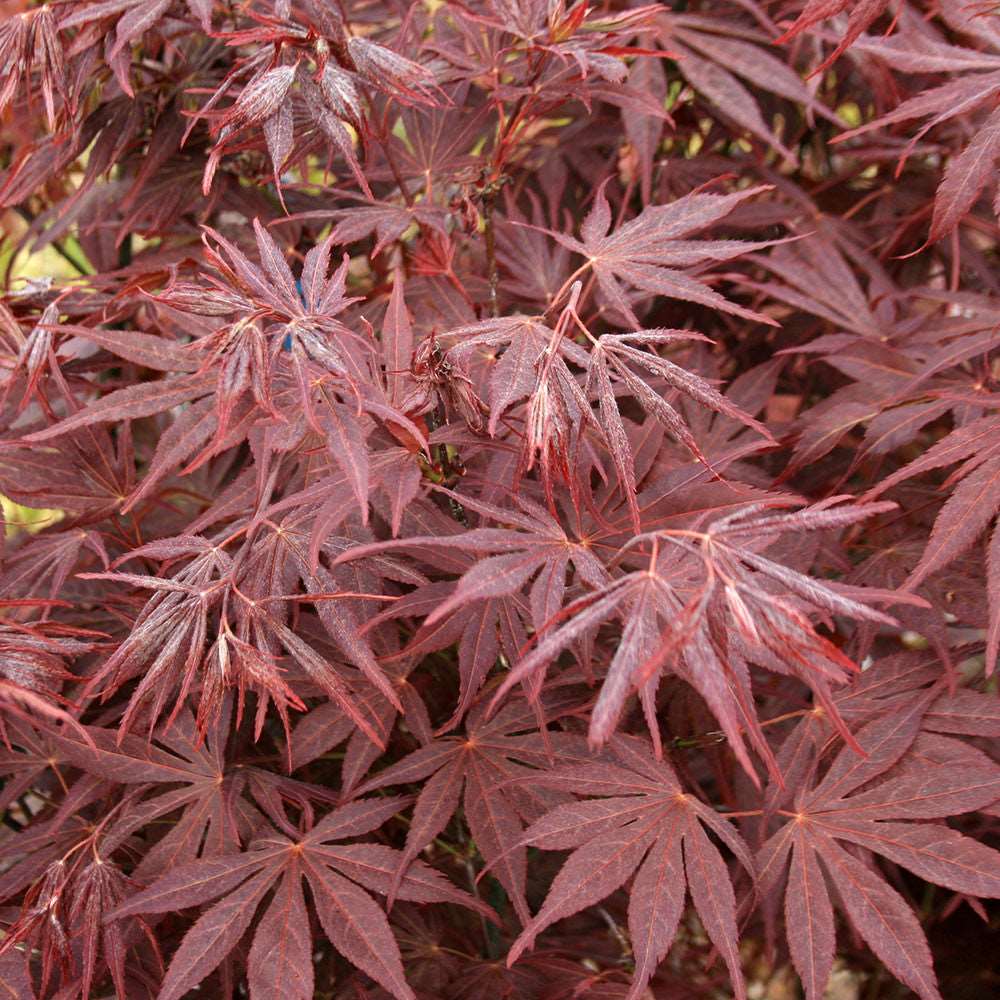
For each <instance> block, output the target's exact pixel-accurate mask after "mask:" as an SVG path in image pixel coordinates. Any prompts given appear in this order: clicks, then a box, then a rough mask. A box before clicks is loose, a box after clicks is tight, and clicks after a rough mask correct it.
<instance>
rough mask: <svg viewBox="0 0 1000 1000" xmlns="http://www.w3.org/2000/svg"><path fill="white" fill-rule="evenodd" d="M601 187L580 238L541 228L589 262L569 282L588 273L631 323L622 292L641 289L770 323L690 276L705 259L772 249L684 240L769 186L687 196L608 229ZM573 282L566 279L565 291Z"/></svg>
mask: <svg viewBox="0 0 1000 1000" xmlns="http://www.w3.org/2000/svg"><path fill="white" fill-rule="evenodd" d="M604 188H605V186H604V185H602V186H601V187H600V188H599V189H598V191H597V194H596V196H595V198H594V205H593V208H591V210H590V213H589V214H588V215H587V217H586V218H585V219H584V220H583V222H582V223H581V225H580V236H581V239H579V240H578V239H575V238H573V237H571V236H567V235H566V234H564V233H561V232H558V231H556V230H550V229H547V230H544V231H545V232H547V233H548V235H549V236H551V237H552V239H554V240H555V241H556V242H557V243H559V244H560V245H562V246H564V247H566V249H568V250H572V251H573V252H574V253H578V254H580V255H581V256H583V257H586V258H587V262H586V263H585V264H583V265H582V266H581V267H579V268H578V269H577V270H576V272H575V273H574V275H573V277H574V279H575V278H577V277H579V276H580V275H583V274H586V273H587V272H590V273H592V274H593V275H594V276H595V277H596V279H597V284H598V287H599V288H600V289H601V292H602V293H603V294H604V296H605V298H606V300H607V303H608V305H610V306H611V307H613V308H614V309H615V310H616V312H617V313H619V314H620V315H621V316H623V317H624V318H625V319H626V320H627V321H628V322H629V323H632V324H635V325H636V326H639V325H640V323H639V320H638V318H637V317H636V315H635V312H634V311H633V308H632V305H631V304H630V302H629V299H628V298H627V296H626V293H625V288H624V287H623V285H624V286H631V287H633V288H636V289H639V290H640V291H641V292H642V293H645V295H646V296H652V295H663V296H666V297H667V298H672V299H681V300H682V301H685V302H697V303H699V304H700V305H705V306H709V307H710V308H713V309H718V310H721V311H722V312H729V313H733V314H734V315H737V316H743V317H744V318H745V319H752V320H755V321H757V322H760V323H768V324H770V325H775V324H774V321H773V320H772V319H770V318H768V317H766V316H762V315H761V314H759V313H755V312H753V311H751V310H748V309H744V308H743V307H742V306H738V305H736V304H734V303H732V302H730V301H728V300H727V299H726V298H724V297H723V296H722V295H720V294H719V293H718V292H716V291H715V290H714V289H712V288H710V287H709V286H708V285H707V284H706V283H705V282H703V281H700V280H699V279H698V278H697V277H692V276H691V274H690V272H689V271H687V270H682V268H692V267H694V266H696V265H701V264H704V263H706V262H709V261H720V260H731V259H733V258H734V257H739V256H741V255H743V254H745V253H750V252H751V251H753V250H757V249H760V248H762V247H765V246H769V245H770V243H751V242H744V241H742V240H690V239H685V238H684V237H687V236H689V235H690V234H692V233H696V232H698V231H700V230H702V229H706V228H708V227H709V226H711V225H713V224H715V223H717V222H718V221H719V220H721V219H723V218H725V216H727V215H728V214H729V213H730V212H731V211H732V210H733V209H734V208H735V207H736V206H737V205H739V204H740V203H742V202H744V201H746V200H747V199H748V198H752V197H754V196H755V195H758V194H760V193H762V192H763V191H768V190H770V188H769V187H767V186H766V185H763V186H760V187H754V188H748V189H747V190H745V191H740V192H737V193H736V194H729V195H716V194H689V195H685V196H684V197H683V198H678V199H677V200H676V201H674V202H672V203H671V204H669V205H653V206H647V207H646V208H644V209H643V210H642V212H641V213H640V214H639V215H638V216H636V218H634V219H632V220H631V221H630V222H626V223H625V224H624V225H621V226H617V227H616V228H614V230H613V231H610V230H611V229H612V218H611V206H610V205H609V204H608V199H607V196H606V195H605V193H604ZM571 283H572V282H570V281H567V283H566V285H565V287H566V288H567V289H568V288H569V285H570V284H571Z"/></svg>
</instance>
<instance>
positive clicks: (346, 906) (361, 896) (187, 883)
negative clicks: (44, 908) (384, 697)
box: [105, 798, 494, 1000]
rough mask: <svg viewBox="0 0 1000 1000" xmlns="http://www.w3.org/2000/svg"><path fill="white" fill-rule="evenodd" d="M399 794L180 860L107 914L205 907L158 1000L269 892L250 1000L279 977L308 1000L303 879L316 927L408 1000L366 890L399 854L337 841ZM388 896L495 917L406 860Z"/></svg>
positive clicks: (392, 945)
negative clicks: (304, 826) (226, 850)
mask: <svg viewBox="0 0 1000 1000" xmlns="http://www.w3.org/2000/svg"><path fill="white" fill-rule="evenodd" d="M405 801H406V800H404V799H400V798H383V799H377V800H374V799H373V800H369V801H357V802H353V803H350V804H349V805H345V806H341V807H340V808H339V809H336V810H334V811H333V812H332V813H330V814H328V815H327V816H326V817H324V818H323V819H321V820H320V821H319V822H318V823H316V825H315V826H313V827H312V828H311V829H310V830H308V831H307V832H305V833H301V834H298V835H296V836H294V837H289V836H285V835H282V834H279V833H276V832H275V833H270V834H262V835H261V836H259V837H258V838H257V839H256V840H255V841H254V843H253V844H251V845H250V848H249V849H248V850H247V851H245V852H244V853H241V854H228V855H222V856H220V857H216V858H207V859H203V860H201V861H195V862H192V863H190V864H187V865H181V866H180V867H177V868H174V869H173V870H171V871H168V872H166V873H165V874H164V875H162V876H161V877H160V878H159V879H157V880H156V881H155V882H154V883H153V884H152V885H151V886H149V888H147V889H145V890H143V891H142V892H140V893H138V894H136V895H134V896H132V897H130V898H129V899H128V900H127V901H126V902H125V903H124V904H123V905H121V906H119V907H118V908H117V909H116V910H114V911H113V912H111V913H109V914H107V915H106V916H105V920H106V921H115V920H120V919H122V918H123V917H127V916H130V915H134V914H147V913H169V912H171V911H173V910H176V909H178V908H179V907H191V906H205V904H211V905H208V906H207V908H206V909H205V910H204V912H203V913H202V915H201V916H200V917H199V918H198V920H196V921H195V923H194V924H193V925H192V927H191V929H190V930H189V931H188V933H187V935H186V936H185V938H184V939H183V940H182V941H181V944H180V946H179V948H178V949H177V951H176V953H175V954H174V956H173V960H172V961H171V964H170V967H169V968H168V970H167V974H166V977H165V979H164V981H163V986H162V987H161V990H160V994H159V997H160V1000H181V998H182V997H183V996H185V995H186V994H187V992H188V991H189V990H191V989H193V988H194V987H196V986H197V985H198V984H199V983H200V982H202V981H203V980H204V979H205V978H206V977H207V976H208V975H210V974H211V973H212V972H213V971H214V970H215V968H216V967H217V966H218V965H219V964H220V963H221V962H222V961H223V959H224V958H225V957H226V955H227V954H228V953H229V952H230V951H231V950H232V949H234V948H235V947H236V946H237V945H238V944H239V942H240V940H241V938H242V937H243V935H244V934H245V933H246V931H247V929H248V928H249V927H250V924H251V922H252V921H253V918H254V915H255V914H256V912H257V911H258V909H259V907H260V904H261V903H262V902H263V901H264V899H265V897H266V896H267V894H268V892H269V891H272V890H273V894H272V895H271V898H270V902H269V903H268V904H267V907H266V909H265V911H264V914H263V916H262V917H261V919H260V921H259V922H258V923H257V926H256V928H255V930H254V932H253V943H252V944H251V947H250V957H249V965H248V974H249V983H250V995H251V997H253V998H255V1000H256V998H260V1000H264V998H266V997H271V996H274V995H275V994H274V993H273V992H272V991H273V989H274V986H275V983H279V982H280V983H281V992H282V995H283V996H285V995H287V996H289V997H294V998H295V1000H311V998H312V996H313V964H312V950H313V949H312V941H311V935H310V932H309V921H308V919H305V909H304V900H303V895H302V892H303V890H302V880H303V879H305V881H306V882H307V883H308V885H309V889H310V893H311V896H312V900H313V902H314V904H315V906H316V912H317V914H318V916H319V920H320V924H321V926H322V927H323V931H324V933H325V934H326V936H327V938H328V939H329V940H330V942H331V943H332V944H333V946H334V947H335V948H336V949H337V950H338V951H339V952H340V953H341V954H342V955H343V956H344V957H345V958H346V959H347V960H348V961H349V962H351V963H352V964H353V965H356V966H357V967H358V968H360V969H362V970H363V971H364V972H366V973H367V974H368V975H369V976H371V977H372V979H374V980H375V981H376V982H378V983H380V984H381V985H382V986H384V987H385V989H386V990H387V991H388V992H389V993H391V994H392V996H394V997H396V998H397V1000H415V994H414V993H413V990H412V989H411V988H410V986H409V985H407V983H406V978H405V974H404V971H403V966H402V962H401V960H400V955H399V947H398V945H397V944H396V941H395V939H394V938H393V936H392V931H391V929H390V928H389V922H388V920H387V919H386V916H385V914H384V912H383V911H382V909H381V908H380V907H379V906H378V905H377V904H376V903H375V902H374V900H373V899H372V898H371V896H370V895H369V893H370V892H375V893H380V894H385V893H387V892H388V891H389V887H390V884H391V883H392V879H393V875H394V873H395V872H396V870H397V868H398V857H399V855H398V852H397V851H394V850H392V849H391V848H388V847H383V846H382V845H380V844H371V843H352V844H339V843H337V841H341V840H344V839H346V838H352V837H357V836H361V835H363V834H365V833H369V832H371V831H372V830H375V829H377V828H378V827H379V826H381V825H382V824H383V823H385V822H386V821H387V820H388V819H389V818H391V817H392V816H393V815H394V814H395V813H396V812H398V811H399V809H400V808H401V807H402V806H403V805H404V804H405ZM291 832H294V831H290V833H291ZM395 894H396V895H397V896H398V898H400V899H407V900H413V901H415V902H422V903H428V902H451V903H458V904H460V905H463V906H467V907H469V908H470V909H473V910H477V911H479V912H480V913H482V914H483V915H484V916H485V917H487V918H489V919H494V917H493V913H492V911H491V910H490V909H489V908H488V907H486V906H484V905H483V904H482V903H480V902H478V900H476V899H474V898H473V897H472V896H469V895H468V894H467V893H464V892H461V891H460V890H458V889H456V888H454V887H453V886H452V885H451V884H450V883H449V882H448V880H447V879H445V878H444V877H443V876H442V875H440V874H438V873H437V872H436V871H434V870H433V869H431V868H430V867H428V866H427V865H425V864H424V863H423V862H413V863H411V864H410V865H409V866H408V869H407V872H406V874H405V875H403V876H402V877H401V878H400V879H399V882H398V885H397V886H395ZM213 901H214V902H213Z"/></svg>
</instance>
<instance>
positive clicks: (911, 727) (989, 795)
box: [758, 691, 1000, 1000]
mask: <svg viewBox="0 0 1000 1000" xmlns="http://www.w3.org/2000/svg"><path fill="white" fill-rule="evenodd" d="M932 695H933V691H932V692H931V694H930V695H927V694H924V695H922V696H921V697H919V698H917V699H916V700H911V701H909V702H908V703H906V704H903V705H902V706H901V707H899V708H897V709H896V710H895V711H891V712H889V713H886V714H884V715H883V716H882V717H879V718H876V719H875V720H874V721H871V722H869V723H867V724H866V725H864V726H862V727H861V728H860V729H859V730H858V731H857V733H856V738H857V742H858V743H859V744H860V746H861V747H862V748H863V749H864V751H865V754H864V756H859V755H858V754H857V753H856V752H855V751H854V750H853V749H852V748H850V747H846V746H845V747H843V748H842V749H841V750H840V752H839V753H838V754H837V755H836V756H835V757H834V758H833V760H832V762H831V763H830V765H829V767H828V768H827V770H826V772H825V774H823V776H822V777H821V778H819V780H818V781H815V782H814V783H813V784H812V786H811V787H810V786H809V785H803V786H800V787H799V789H798V791H797V792H796V794H795V800H794V804H791V805H790V807H789V808H788V809H783V810H781V809H779V810H778V814H779V815H780V816H781V817H783V818H784V820H785V822H784V823H783V825H781V827H780V828H779V829H778V830H777V831H776V832H775V833H773V834H772V835H771V837H770V839H769V840H768V841H767V843H766V844H765V845H764V847H763V848H762V849H761V852H760V856H759V859H758V864H759V870H760V880H761V886H762V890H763V891H766V892H773V891H776V889H777V887H778V885H779V883H780V882H782V881H785V882H786V888H785V927H786V933H787V935H788V943H789V948H790V950H791V954H792V960H793V962H794V964H795V968H796V970H797V971H798V973H799V975H800V976H801V978H802V981H803V985H804V987H805V990H806V996H807V998H808V1000H819V998H820V997H822V996H823V994H824V990H825V988H826V984H827V980H828V979H829V976H830V971H831V969H832V967H833V957H834V950H835V940H834V934H835V931H834V917H833V905H832V899H831V897H833V898H835V899H837V900H838V901H839V905H840V907H841V909H842V910H843V911H844V912H845V914H846V916H847V918H848V920H849V921H850V922H851V924H852V925H853V927H854V928H855V929H856V930H857V932H858V933H859V934H860V935H861V937H862V938H863V939H864V940H865V941H866V942H867V944H868V946H869V947H870V948H871V949H872V951H873V952H874V953H875V954H876V955H877V956H878V958H879V959H880V960H881V961H882V962H883V963H884V964H885V966H886V968H888V969H889V971H890V972H892V974H893V975H894V976H896V978H897V979H899V980H900V981H902V982H903V983H905V984H906V985H907V986H909V987H910V988H911V989H912V990H913V991H914V992H915V993H917V994H918V996H920V997H922V998H924V1000H939V998H940V993H939V992H938V988H937V985H936V982H935V977H934V971H933V968H932V965H931V955H930V950H929V948H928V946H927V941H926V939H925V937H924V934H923V932H922V930H921V929H920V924H919V923H918V921H917V919H916V916H915V915H914V914H913V912H912V910H911V909H910V907H909V906H908V904H907V903H906V902H905V900H904V899H903V898H902V896H900V895H899V893H898V892H897V891H896V890H895V889H893V888H892V886H891V885H890V884H889V883H888V882H887V881H886V880H885V879H883V878H882V877H881V876H880V875H879V874H878V873H877V871H876V870H874V869H873V868H872V867H871V866H870V865H869V864H866V863H865V862H864V861H863V860H860V859H859V857H858V856H857V850H856V849H857V848H861V849H862V850H863V852H864V853H865V855H867V854H868V852H874V853H876V854H880V855H882V856H883V857H885V858H887V859H889V860H890V861H892V862H895V863H896V864H899V865H902V866H903V867H904V868H907V869H909V870H910V871H912V872H914V873H915V874H917V875H919V876H920V877H921V878H923V879H925V880H927V881H929V882H933V883H935V884H937V885H943V886H946V887H948V888H950V889H954V890H956V891H957V892H961V893H966V894H968V895H972V896H988V897H997V896H1000V877H998V875H997V872H998V870H1000V869H998V862H1000V854H998V852H997V851H995V850H993V849H992V848H989V847H986V846H985V845H983V844H980V843H978V842H977V841H975V840H972V839H971V838H969V837H965V836H963V835H962V834H960V833H958V832H957V831H956V830H953V829H951V828H950V827H948V826H947V825H945V824H943V823H938V822H923V821H925V820H935V819H937V818H939V817H944V816H952V815H957V814H960V813H964V812H968V811H970V810H974V809H979V808H982V807H983V806H987V805H990V804H991V803H993V802H995V801H996V799H997V797H998V796H1000V768H998V767H997V766H996V765H995V764H994V763H993V762H991V761H989V759H988V758H983V760H982V762H981V763H979V764H978V766H970V765H969V764H968V762H965V761H963V762H962V763H961V764H957V763H956V764H952V763H950V762H944V763H940V764H934V765H932V766H928V764H927V762H926V761H923V760H919V759H915V760H913V761H912V762H908V761H907V760H906V756H905V755H906V754H907V752H908V751H909V749H910V747H911V746H913V744H914V741H915V740H916V738H917V736H918V733H919V731H920V724H921V718H922V716H923V715H924V712H925V711H926V709H927V705H928V699H929V697H930V696H932ZM793 738H794V734H793V736H791V737H789V739H790V740H791V739H793ZM844 844H847V845H849V847H848V848H845V846H844Z"/></svg>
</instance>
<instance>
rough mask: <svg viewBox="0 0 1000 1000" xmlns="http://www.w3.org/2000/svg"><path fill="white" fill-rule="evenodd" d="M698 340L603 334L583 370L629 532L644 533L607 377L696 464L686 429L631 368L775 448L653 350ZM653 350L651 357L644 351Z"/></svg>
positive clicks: (747, 419)
mask: <svg viewBox="0 0 1000 1000" xmlns="http://www.w3.org/2000/svg"><path fill="white" fill-rule="evenodd" d="M698 336H699V335H698V334H693V333H687V332H685V331H683V330H642V331H640V332H637V333H624V334H604V335H603V336H602V337H600V338H599V339H598V341H597V342H596V344H595V345H594V348H593V350H592V351H591V353H590V359H589V365H588V368H587V390H588V391H590V392H593V393H594V394H595V395H596V396H597V400H598V410H599V414H600V425H601V427H602V428H603V433H604V436H605V438H606V440H607V442H608V450H609V451H610V453H611V457H612V460H613V461H614V463H615V466H616V468H617V469H618V475H619V478H620V479H621V483H622V488H623V490H624V492H625V499H626V500H627V502H628V505H629V510H630V512H631V515H632V525H633V528H634V529H635V530H636V531H637V532H638V531H641V530H642V524H641V515H640V512H639V505H638V503H637V502H636V497H635V494H636V479H635V471H634V467H633V461H634V460H633V456H632V449H631V447H630V445H629V442H628V436H627V435H626V432H625V426H624V424H623V423H622V418H621V414H620V413H619V410H618V403H617V399H616V396H617V395H618V393H616V391H615V386H614V385H613V384H612V381H611V373H612V372H613V373H614V374H615V377H616V379H617V381H618V383H619V385H620V387H621V389H620V390H619V391H627V392H628V393H629V395H631V396H633V397H634V398H635V400H636V402H638V403H639V405H640V406H641V407H642V408H643V409H644V410H645V411H646V412H647V413H648V414H649V415H650V416H652V417H654V418H655V419H657V420H659V421H660V423H662V424H663V425H664V427H665V428H666V429H667V430H668V431H670V432H671V433H672V434H673V435H674V436H675V437H676V438H677V439H678V440H679V441H680V442H681V443H682V444H684V445H685V446H686V447H687V448H688V449H689V450H690V451H691V453H692V454H693V455H694V456H695V457H696V458H698V459H699V460H700V461H702V462H705V461H706V460H705V456H704V455H703V454H702V453H701V449H700V448H699V447H698V444H697V442H696V441H695V439H694V437H693V435H692V434H691V431H690V430H689V429H688V427H687V426H686V425H685V424H684V421H683V420H682V418H681V416H680V415H679V414H678V413H677V411H676V410H675V409H674V408H673V407H672V406H671V405H670V404H669V403H668V402H667V401H666V400H665V399H663V398H662V396H661V395H660V394H659V393H658V392H656V390H655V389H653V387H652V386H651V385H650V384H649V382H648V381H647V380H646V379H644V378H641V377H639V376H638V375H636V373H635V372H634V371H633V368H632V367H630V366H634V367H639V368H642V369H644V370H645V371H646V372H648V373H650V374H652V375H653V376H654V378H657V379H662V380H663V381H664V382H665V383H666V384H667V386H669V387H670V388H671V389H673V390H676V391H677V392H679V393H682V394H683V395H685V396H687V397H689V398H690V399H693V400H695V401H696V402H698V403H700V404H701V405H702V406H705V407H707V408H709V409H711V410H714V411H715V412H716V413H724V414H725V415H726V416H728V417H732V418H734V419H736V420H739V421H740V422H741V423H743V424H745V425H746V426H748V427H752V428H753V429H754V430H756V431H757V432H758V433H759V434H761V435H762V436H763V437H764V439H765V441H768V442H773V441H774V438H773V437H772V436H771V432H770V431H769V430H768V429H767V428H766V427H764V426H763V424H761V423H760V422H758V421H757V420H755V419H754V418H753V417H751V416H750V415H749V414H748V413H744V412H743V411H742V410H741V409H740V408H739V407H738V406H735V405H734V404H733V403H732V402H731V401H730V400H728V399H727V398H726V397H725V396H723V395H722V393H720V392H719V391H718V390H716V389H715V388H714V387H713V386H712V385H711V384H709V383H708V382H707V381H706V380H705V379H703V378H700V377H699V376H698V375H695V374H694V373H693V372H689V371H687V370H685V369H684V368H682V367H681V366H680V365H676V364H674V363H673V362H672V361H669V360H667V359H666V358H661V357H659V356H658V355H657V354H655V353H654V352H653V350H652V349H653V348H655V347H657V346H659V345H663V344H670V343H672V342H675V341H677V340H682V339H695V338H697V337H698ZM643 347H648V348H651V350H650V351H648V352H647V351H644V350H642V348H643Z"/></svg>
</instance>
